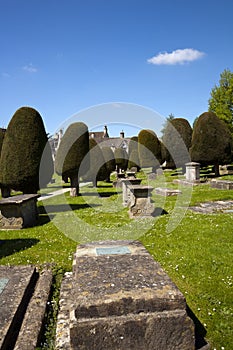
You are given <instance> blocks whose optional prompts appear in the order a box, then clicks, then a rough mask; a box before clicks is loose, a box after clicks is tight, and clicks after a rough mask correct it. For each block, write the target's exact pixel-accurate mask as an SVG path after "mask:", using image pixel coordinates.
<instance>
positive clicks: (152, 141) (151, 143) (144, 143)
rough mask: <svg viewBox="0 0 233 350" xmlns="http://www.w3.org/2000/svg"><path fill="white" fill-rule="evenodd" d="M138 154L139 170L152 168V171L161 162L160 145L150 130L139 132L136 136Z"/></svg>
mask: <svg viewBox="0 0 233 350" xmlns="http://www.w3.org/2000/svg"><path fill="white" fill-rule="evenodd" d="M138 154H139V160H140V167H141V168H148V167H152V168H153V171H154V170H155V169H156V168H158V167H159V165H160V164H161V161H162V155H161V144H160V141H159V139H158V137H157V135H156V134H155V133H154V131H152V130H145V129H144V130H141V131H140V132H139V134H138Z"/></svg>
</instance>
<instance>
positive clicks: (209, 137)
mask: <svg viewBox="0 0 233 350" xmlns="http://www.w3.org/2000/svg"><path fill="white" fill-rule="evenodd" d="M231 152H232V136H231V133H230V131H229V129H228V128H227V126H226V124H225V123H224V122H223V121H222V120H220V119H219V118H218V117H217V116H216V114H214V113H213V112H205V113H203V114H201V115H200V117H199V118H198V119H197V121H196V123H195V126H194V130H193V136H192V146H191V148H190V156H191V159H192V161H194V162H199V163H201V165H203V166H205V165H214V167H215V175H216V176H219V165H220V164H227V163H229V162H231V160H232V153H231Z"/></svg>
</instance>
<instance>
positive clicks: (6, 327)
mask: <svg viewBox="0 0 233 350" xmlns="http://www.w3.org/2000/svg"><path fill="white" fill-rule="evenodd" d="M34 275H35V267H32V266H30V265H28V266H0V349H2V345H3V344H4V340H5V338H6V337H8V338H10V337H13V334H11V333H12V332H14V327H15V325H14V322H18V321H17V320H19V318H20V317H21V314H22V308H23V307H24V303H26V299H25V298H26V297H27V293H29V289H30V285H31V282H32V280H33V278H34Z"/></svg>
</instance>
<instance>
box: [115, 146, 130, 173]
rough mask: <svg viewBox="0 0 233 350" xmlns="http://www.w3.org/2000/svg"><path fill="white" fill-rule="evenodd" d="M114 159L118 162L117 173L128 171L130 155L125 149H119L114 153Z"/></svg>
mask: <svg viewBox="0 0 233 350" xmlns="http://www.w3.org/2000/svg"><path fill="white" fill-rule="evenodd" d="M114 157H115V161H116V169H117V172H118V173H119V172H121V171H122V170H123V171H125V170H127V166H128V154H127V152H126V150H125V149H123V148H121V147H118V148H116V149H115V151H114Z"/></svg>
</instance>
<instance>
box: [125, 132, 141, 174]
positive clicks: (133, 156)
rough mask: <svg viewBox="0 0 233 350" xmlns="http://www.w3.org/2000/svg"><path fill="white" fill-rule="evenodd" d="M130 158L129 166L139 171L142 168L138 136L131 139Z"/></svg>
mask: <svg viewBox="0 0 233 350" xmlns="http://www.w3.org/2000/svg"><path fill="white" fill-rule="evenodd" d="M128 153H129V160H128V168H129V169H131V168H133V167H135V168H137V171H139V169H140V161H139V155H138V136H133V137H131V139H130V141H129V148H128Z"/></svg>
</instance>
